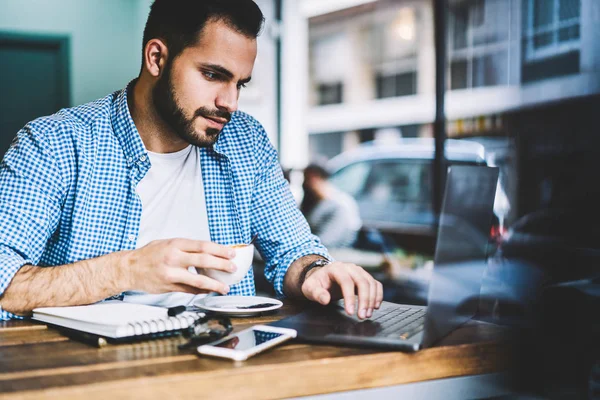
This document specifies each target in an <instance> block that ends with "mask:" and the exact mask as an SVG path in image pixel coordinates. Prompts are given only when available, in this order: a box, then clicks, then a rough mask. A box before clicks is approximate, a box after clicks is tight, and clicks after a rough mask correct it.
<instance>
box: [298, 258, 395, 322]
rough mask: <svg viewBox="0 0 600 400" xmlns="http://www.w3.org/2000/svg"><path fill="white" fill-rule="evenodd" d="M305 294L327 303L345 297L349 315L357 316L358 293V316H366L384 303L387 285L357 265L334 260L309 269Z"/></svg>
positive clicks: (304, 287)
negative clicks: (384, 288)
mask: <svg viewBox="0 0 600 400" xmlns="http://www.w3.org/2000/svg"><path fill="white" fill-rule="evenodd" d="M302 294H303V295H304V297H306V298H307V299H308V300H312V301H315V302H317V303H320V304H323V305H327V304H329V303H330V302H331V301H335V300H339V299H341V298H342V297H343V298H344V303H345V305H346V313H348V315H354V312H355V307H356V305H355V303H356V300H355V299H356V297H355V294H358V317H359V318H361V319H365V318H371V316H372V315H373V310H374V309H378V308H379V307H380V306H381V302H382V301H383V285H382V284H381V283H380V282H379V281H376V280H375V279H374V278H373V277H372V276H371V275H370V274H369V273H368V272H367V271H365V270H364V269H362V268H361V267H359V266H357V265H354V264H348V263H342V262H334V263H331V264H329V265H326V266H324V267H320V268H315V269H313V270H311V271H308V274H307V275H306V279H305V280H304V284H303V285H302Z"/></svg>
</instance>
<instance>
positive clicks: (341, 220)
mask: <svg viewBox="0 0 600 400" xmlns="http://www.w3.org/2000/svg"><path fill="white" fill-rule="evenodd" d="M329 176H330V174H329V171H327V168H326V167H325V166H324V165H321V164H319V163H312V164H310V165H308V166H307V167H306V168H305V169H304V183H303V184H302V187H303V188H304V200H303V201H302V206H301V209H302V212H303V213H304V215H305V216H306V219H307V221H308V225H309V226H310V229H311V230H312V232H313V233H314V234H315V235H317V236H318V237H319V239H320V240H321V242H322V243H323V244H324V245H325V246H327V247H328V248H343V247H350V246H352V244H353V243H354V242H355V241H356V236H357V234H358V231H359V230H360V227H361V226H362V221H361V220H360V214H359V211H358V205H357V204H356V201H355V200H354V199H353V198H352V196H350V195H348V194H347V193H344V192H342V191H341V190H338V189H337V188H336V187H335V186H333V185H332V184H331V182H329Z"/></svg>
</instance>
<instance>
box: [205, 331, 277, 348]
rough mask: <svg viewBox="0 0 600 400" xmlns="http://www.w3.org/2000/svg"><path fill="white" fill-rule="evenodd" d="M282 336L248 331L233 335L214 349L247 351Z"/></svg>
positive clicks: (274, 333) (273, 333)
mask: <svg viewBox="0 0 600 400" xmlns="http://www.w3.org/2000/svg"><path fill="white" fill-rule="evenodd" d="M280 336H283V335H282V334H281V333H276V332H266V331H259V330H254V329H253V330H248V331H245V332H240V333H238V334H235V335H234V336H233V337H232V338H230V339H228V340H226V341H224V342H222V343H219V344H217V345H216V346H215V347H222V348H228V349H235V350H249V349H251V348H253V347H256V346H258V345H261V344H263V343H265V342H268V341H269V340H273V339H276V338H278V337H280Z"/></svg>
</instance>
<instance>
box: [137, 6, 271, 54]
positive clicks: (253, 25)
mask: <svg viewBox="0 0 600 400" xmlns="http://www.w3.org/2000/svg"><path fill="white" fill-rule="evenodd" d="M264 20H265V18H264V16H263V13H262V11H261V10H260V8H259V7H258V5H256V3H255V2H254V1H253V0H155V1H154V3H153V4H152V6H151V7H150V14H149V15H148V21H147V22H146V28H145V29H144V39H143V45H142V51H143V49H144V48H145V47H146V44H148V42H149V41H150V40H152V39H155V38H159V39H161V40H163V41H164V42H165V44H166V45H167V47H168V48H169V60H170V61H173V60H174V59H175V58H176V57H177V56H178V55H179V54H180V53H181V52H182V51H183V50H184V49H185V48H187V47H189V46H192V45H194V44H196V43H197V42H198V39H199V38H200V35H199V34H200V33H201V32H202V29H203V28H204V26H205V25H206V23H207V22H209V21H211V22H212V21H222V22H224V23H225V24H226V25H227V26H229V27H231V28H232V29H234V30H236V31H237V32H239V33H241V34H242V35H245V36H248V37H249V38H256V37H258V35H259V34H260V31H261V30H262V27H263V23H264ZM142 60H143V58H142ZM142 64H143V61H142Z"/></svg>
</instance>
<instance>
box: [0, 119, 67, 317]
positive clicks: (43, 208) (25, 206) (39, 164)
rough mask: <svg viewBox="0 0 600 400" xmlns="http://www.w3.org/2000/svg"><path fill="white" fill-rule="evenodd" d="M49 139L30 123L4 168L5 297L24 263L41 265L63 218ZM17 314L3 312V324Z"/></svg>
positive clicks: (0, 285) (0, 196) (0, 237)
mask: <svg viewBox="0 0 600 400" xmlns="http://www.w3.org/2000/svg"><path fill="white" fill-rule="evenodd" d="M51 148H52V146H51V143H50V141H48V140H47V139H46V137H44V135H42V134H41V133H39V132H38V131H37V130H36V129H34V128H33V126H32V125H31V124H28V125H27V126H25V128H23V129H22V130H21V131H19V133H18V134H17V137H16V138H15V140H13V143H12V144H11V146H10V148H9V149H8V151H7V152H6V154H5V155H4V159H3V160H2V163H1V164H0V299H1V296H2V294H3V293H4V291H5V290H6V288H7V287H8V286H9V284H10V282H11V281H12V279H13V277H14V276H15V274H16V273H17V271H18V270H19V268H21V267H22V266H23V265H26V264H31V265H37V263H38V262H39V261H40V258H41V256H42V254H43V251H44V248H45V247H46V243H47V241H48V239H49V238H50V237H51V235H52V233H53V232H54V230H55V229H56V227H57V225H58V221H59V217H60V209H61V208H60V202H61V200H60V199H61V198H62V193H63V185H62V180H61V174H60V173H59V168H58V166H57V163H56V162H55V157H54V154H53V151H52V150H51ZM16 317H17V316H15V315H13V314H11V313H9V312H7V311H5V310H2V308H0V320H4V319H10V318H16Z"/></svg>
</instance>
